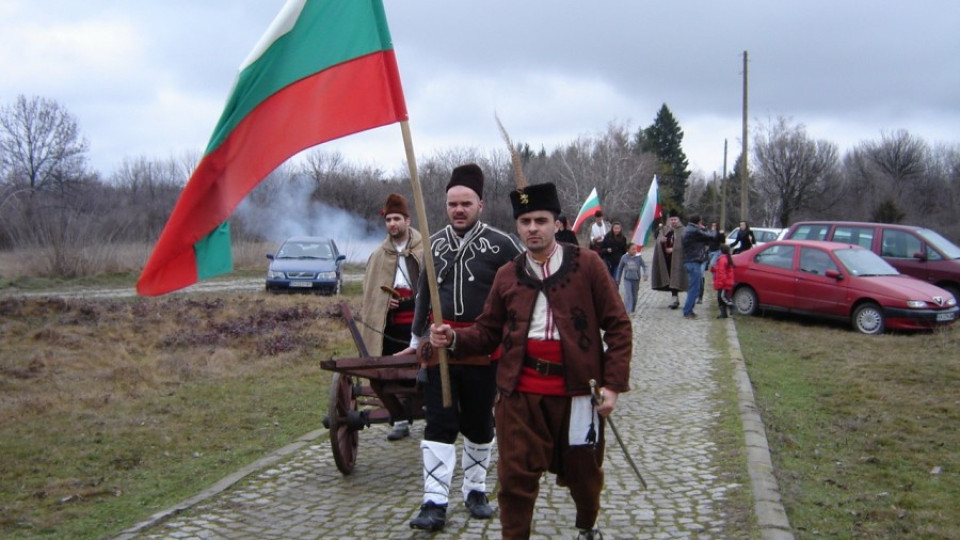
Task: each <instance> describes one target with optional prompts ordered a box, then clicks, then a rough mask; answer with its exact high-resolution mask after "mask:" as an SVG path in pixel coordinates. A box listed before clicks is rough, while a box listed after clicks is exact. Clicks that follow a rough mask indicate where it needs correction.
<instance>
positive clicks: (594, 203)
mask: <svg viewBox="0 0 960 540" xmlns="http://www.w3.org/2000/svg"><path fill="white" fill-rule="evenodd" d="M598 211H600V196H599V195H597V188H593V191H591V192H590V196H589V197H587V200H586V201H584V203H583V206H581V207H580V211H579V212H577V219H576V221H574V222H573V232H579V231H580V225H583V222H584V221H586V220H588V219H590V218H591V217H593V215H594V214H596V213H597V212H598Z"/></svg>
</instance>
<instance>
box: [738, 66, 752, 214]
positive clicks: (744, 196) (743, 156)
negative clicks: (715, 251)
mask: <svg viewBox="0 0 960 540" xmlns="http://www.w3.org/2000/svg"><path fill="white" fill-rule="evenodd" d="M742 136H743V149H742V150H741V152H740V221H747V220H749V219H750V197H749V196H750V174H749V171H747V163H748V162H749V161H750V160H749V159H748V154H747V51H743V134H742Z"/></svg>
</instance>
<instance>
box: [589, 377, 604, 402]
mask: <svg viewBox="0 0 960 540" xmlns="http://www.w3.org/2000/svg"><path fill="white" fill-rule="evenodd" d="M590 399H591V401H593V404H594V405H600V404H601V403H603V394H602V393H601V392H600V389H598V388H597V380H596V379H590Z"/></svg>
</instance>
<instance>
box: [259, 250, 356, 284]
mask: <svg viewBox="0 0 960 540" xmlns="http://www.w3.org/2000/svg"><path fill="white" fill-rule="evenodd" d="M267 258H268V259H270V268H269V269H268V270H267V291H270V292H281V291H286V292H297V291H304V292H317V293H322V294H331V295H332V294H340V287H341V285H342V284H343V276H342V274H341V266H342V265H343V261H344V260H345V259H346V258H347V256H346V255H343V254H342V253H340V250H339V249H337V243H336V242H334V241H333V239H332V238H324V237H321V236H294V237H291V238H288V239H287V240H286V241H285V242H284V243H283V244H281V245H280V249H278V250H277V254H276V255H274V254H272V253H268V254H267Z"/></svg>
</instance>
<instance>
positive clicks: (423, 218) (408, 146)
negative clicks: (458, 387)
mask: <svg viewBox="0 0 960 540" xmlns="http://www.w3.org/2000/svg"><path fill="white" fill-rule="evenodd" d="M400 131H401V133H403V148H404V150H406V152H407V165H408V166H409V167H410V183H411V184H413V202H414V206H416V207H417V222H418V223H419V224H420V235H421V236H423V241H424V242H426V247H425V248H424V250H423V262H424V263H425V266H426V271H427V286H428V287H429V289H430V309H432V310H433V317H434V321H435V322H437V323H438V324H439V323H440V322H442V321H443V310H442V308H441V306H440V292H439V289H438V287H437V273H436V271H435V270H434V266H433V253H432V252H431V250H430V227H429V226H428V225H427V211H426V209H425V208H424V205H423V191H422V190H421V189H420V177H419V176H417V159H416V157H415V156H414V155H413V139H412V138H411V137H410V122H409V121H407V120H404V121H402V122H400ZM437 356H438V357H439V358H440V387H441V389H442V390H443V406H444V407H451V406H452V405H453V399H452V398H451V397H450V367H449V366H448V365H447V350H446V349H444V348H442V347H441V348H440V349H438V350H437Z"/></svg>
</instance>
